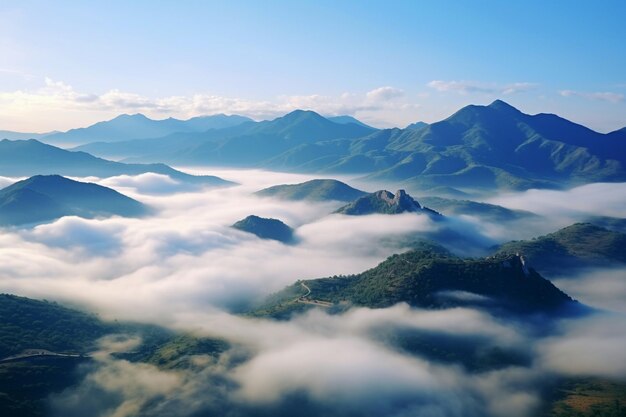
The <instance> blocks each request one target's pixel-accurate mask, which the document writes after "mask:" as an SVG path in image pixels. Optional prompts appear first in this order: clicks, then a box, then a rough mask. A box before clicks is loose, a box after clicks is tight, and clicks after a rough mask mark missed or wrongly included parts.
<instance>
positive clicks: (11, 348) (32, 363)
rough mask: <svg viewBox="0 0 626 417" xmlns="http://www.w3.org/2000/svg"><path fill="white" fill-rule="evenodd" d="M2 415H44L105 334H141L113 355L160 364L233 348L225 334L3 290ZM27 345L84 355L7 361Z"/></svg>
mask: <svg viewBox="0 0 626 417" xmlns="http://www.w3.org/2000/svg"><path fill="white" fill-rule="evenodd" d="M0 317H1V318H2V320H0V415H3V416H4V415H6V416H11V417H40V416H43V415H45V412H46V407H45V404H46V398H47V397H48V396H49V395H50V394H52V393H55V392H60V391H62V390H64V389H66V388H67V387H70V386H72V385H74V384H77V383H78V382H80V379H81V377H82V376H81V374H80V372H79V370H80V369H79V367H78V365H79V364H81V363H84V362H88V361H90V360H91V358H90V357H89V356H88V355H89V354H90V353H91V352H93V351H95V350H97V349H98V346H97V343H96V342H97V340H98V339H100V338H101V337H103V336H106V335H118V334H119V335H128V336H138V337H140V338H141V340H142V344H141V346H139V347H138V348H137V349H136V350H135V351H132V352H122V353H116V354H114V356H116V357H119V358H124V359H127V360H130V361H141V362H146V363H151V364H154V365H156V366H159V367H161V368H167V369H173V368H176V369H178V368H185V367H190V366H193V358H195V357H197V356H198V355H210V356H212V357H214V358H215V357H217V356H218V355H219V354H220V353H222V352H223V351H225V350H226V349H227V348H228V345H227V344H226V343H225V342H223V341H220V340H214V339H209V338H199V337H194V336H190V335H177V334H174V333H172V332H170V331H169V330H166V329H163V328H161V327H158V326H151V325H143V324H135V323H118V322H103V321H101V320H100V319H98V317H97V316H95V315H92V314H88V313H84V312H81V311H77V310H73V309H70V308H67V307H63V306H61V305H59V304H57V303H54V302H48V301H45V300H44V301H39V300H33V299H29V298H25V297H18V296H15V295H8V294H0ZM27 349H45V350H49V351H52V352H56V353H70V354H82V355H84V356H81V357H54V356H39V355H36V356H32V357H28V358H22V359H20V360H11V361H5V362H2V361H1V360H2V359H4V358H7V357H9V356H13V355H16V354H19V353H21V352H23V351H24V350H27Z"/></svg>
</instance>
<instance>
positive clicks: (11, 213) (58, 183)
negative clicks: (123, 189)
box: [0, 175, 148, 225]
mask: <svg viewBox="0 0 626 417" xmlns="http://www.w3.org/2000/svg"><path fill="white" fill-rule="evenodd" d="M147 211H148V210H147V207H146V206H144V205H143V204H142V203H140V202H138V201H136V200H133V199H132V198H130V197H127V196H125V195H123V194H120V193H118V192H117V191H115V190H112V189H110V188H107V187H103V186H100V185H97V184H91V183H84V182H78V181H73V180H70V179H68V178H64V177H61V176H59V175H46V176H44V175H37V176H34V177H31V178H28V179H26V180H23V181H19V182H16V183H15V184H13V185H10V186H8V187H6V188H4V189H2V190H0V225H20V224H27V223H37V222H42V221H49V220H55V219H58V218H60V217H63V216H71V215H74V216H80V217H86V218H92V217H99V216H113V215H118V216H124V217H136V216H141V215H142V214H145V213H147Z"/></svg>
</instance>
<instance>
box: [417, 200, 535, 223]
mask: <svg viewBox="0 0 626 417" xmlns="http://www.w3.org/2000/svg"><path fill="white" fill-rule="evenodd" d="M420 201H421V202H422V203H423V204H425V205H427V206H428V207H430V208H432V209H434V210H437V211H438V212H440V213H443V214H446V215H447V214H455V215H468V216H477V217H481V218H483V219H486V220H489V221H492V222H505V221H512V220H520V219H527V218H532V217H537V215H536V214H534V213H531V212H529V211H523V210H511V209H508V208H506V207H502V206H498V205H495V204H487V203H479V202H477V201H471V200H455V199H451V198H443V197H421V198H420Z"/></svg>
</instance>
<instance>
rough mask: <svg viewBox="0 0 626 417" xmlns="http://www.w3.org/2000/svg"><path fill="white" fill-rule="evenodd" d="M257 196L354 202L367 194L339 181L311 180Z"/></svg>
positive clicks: (286, 185) (260, 193) (283, 186)
mask: <svg viewBox="0 0 626 417" xmlns="http://www.w3.org/2000/svg"><path fill="white" fill-rule="evenodd" d="M255 194H256V195H259V196H261V197H276V198H281V199H283V200H308V201H353V200H356V199H357V198H359V197H362V196H363V195H365V194H366V193H365V192H364V191H361V190H357V189H356V188H352V187H350V186H349V185H348V184H345V183H343V182H341V181H337V180H311V181H307V182H303V183H301V184H285V185H275V186H273V187H269V188H265V189H263V190H260V191H257V192H256V193H255Z"/></svg>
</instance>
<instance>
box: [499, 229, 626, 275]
mask: <svg viewBox="0 0 626 417" xmlns="http://www.w3.org/2000/svg"><path fill="white" fill-rule="evenodd" d="M625 248H626V234H624V233H619V232H615V231H611V230H607V229H605V228H602V227H600V226H596V225H593V224H590V223H576V224H573V225H571V226H568V227H565V228H563V229H561V230H558V231H556V232H554V233H550V234H548V235H545V236H540V237H537V238H534V239H532V240H523V241H513V242H509V243H505V244H504V245H502V246H500V247H499V248H498V250H497V252H496V253H497V254H515V253H520V254H523V255H524V256H525V257H526V258H527V259H528V262H529V263H530V264H531V265H532V266H533V267H534V268H537V269H538V270H539V271H541V272H545V273H551V274H554V273H559V272H561V273H562V272H564V271H565V270H567V269H570V268H578V267H589V266H610V265H611V264H615V263H619V264H623V263H626V250H624V249H625Z"/></svg>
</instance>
